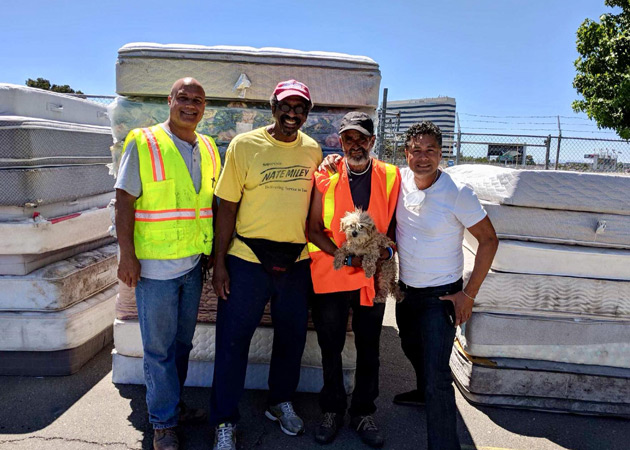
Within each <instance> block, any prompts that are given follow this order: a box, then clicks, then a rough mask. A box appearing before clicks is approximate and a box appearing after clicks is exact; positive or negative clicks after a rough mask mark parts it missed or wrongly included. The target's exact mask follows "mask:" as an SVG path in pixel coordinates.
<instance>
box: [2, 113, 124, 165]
mask: <svg viewBox="0 0 630 450" xmlns="http://www.w3.org/2000/svg"><path fill="white" fill-rule="evenodd" d="M112 144H113V138H112V131H111V128H110V127H102V126H96V125H82V124H74V123H67V122H60V121H56V120H54V121H53V120H45V119H33V118H30V117H22V116H0V167H27V166H36V165H67V164H90V163H104V164H106V163H108V162H110V160H111V152H110V150H109V148H110V147H111V145H112Z"/></svg>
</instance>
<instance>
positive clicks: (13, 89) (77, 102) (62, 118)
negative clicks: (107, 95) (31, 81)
mask: <svg viewBox="0 0 630 450" xmlns="http://www.w3.org/2000/svg"><path fill="white" fill-rule="evenodd" d="M0 115H3V116H26V117H32V118H39V119H47V120H56V121H59V122H71V123H77V124H84V125H100V126H102V127H108V126H110V123H109V118H108V117H107V108H106V106H105V105H99V104H98V103H95V102H91V101H89V100H83V99H81V98H77V97H73V96H70V95H65V94H60V93H57V92H51V91H45V90H43V89H36V88H32V87H28V86H19V85H17V84H9V83H0Z"/></svg>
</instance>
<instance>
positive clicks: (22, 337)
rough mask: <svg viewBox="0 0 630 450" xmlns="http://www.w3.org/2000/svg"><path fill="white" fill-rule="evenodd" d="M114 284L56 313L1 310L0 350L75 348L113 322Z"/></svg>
mask: <svg viewBox="0 0 630 450" xmlns="http://www.w3.org/2000/svg"><path fill="white" fill-rule="evenodd" d="M115 301H116V287H115V286H114V287H110V288H107V289H105V290H104V291H101V292H99V293H97V294H95V295H93V296H91V297H90V298H88V299H87V300H84V301H82V302H80V303H77V304H76V305H74V306H72V307H70V308H68V309H65V310H63V311H56V312H0V330H2V333H0V351H33V352H35V351H55V350H66V349H71V348H75V347H78V346H79V345H81V344H83V343H85V342H87V341H88V340H89V339H90V338H92V337H94V336H96V335H97V334H99V333H100V332H102V331H103V330H105V329H106V328H107V327H110V326H111V325H112V322H113V321H114V316H115V311H114V302H115Z"/></svg>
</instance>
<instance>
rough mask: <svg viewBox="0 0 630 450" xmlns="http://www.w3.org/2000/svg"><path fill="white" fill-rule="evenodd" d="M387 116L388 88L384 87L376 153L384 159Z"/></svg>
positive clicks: (379, 157)
mask: <svg viewBox="0 0 630 450" xmlns="http://www.w3.org/2000/svg"><path fill="white" fill-rule="evenodd" d="M386 117H387V88H383V103H382V104H381V114H380V116H379V118H378V142H377V144H376V149H377V151H376V154H377V155H378V159H383V156H384V153H385V152H384V150H385V120H386Z"/></svg>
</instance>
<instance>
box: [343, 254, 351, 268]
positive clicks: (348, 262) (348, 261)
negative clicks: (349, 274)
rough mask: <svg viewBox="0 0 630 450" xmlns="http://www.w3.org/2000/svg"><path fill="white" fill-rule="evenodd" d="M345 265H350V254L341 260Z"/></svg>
mask: <svg viewBox="0 0 630 450" xmlns="http://www.w3.org/2000/svg"><path fill="white" fill-rule="evenodd" d="M343 263H344V264H345V265H346V266H352V255H348V256H346V260H345V261H344V262H343Z"/></svg>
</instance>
